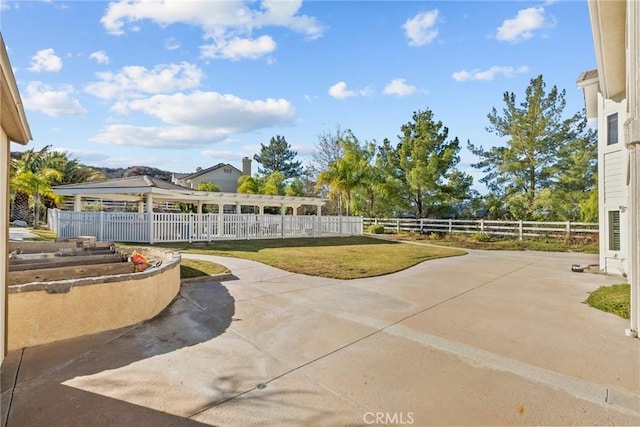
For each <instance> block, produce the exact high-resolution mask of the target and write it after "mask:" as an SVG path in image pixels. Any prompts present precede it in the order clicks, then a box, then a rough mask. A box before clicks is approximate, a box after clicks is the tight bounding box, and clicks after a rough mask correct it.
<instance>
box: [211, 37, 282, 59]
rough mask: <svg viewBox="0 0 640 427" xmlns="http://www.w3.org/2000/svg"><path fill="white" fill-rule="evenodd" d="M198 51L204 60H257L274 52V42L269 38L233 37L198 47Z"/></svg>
mask: <svg viewBox="0 0 640 427" xmlns="http://www.w3.org/2000/svg"><path fill="white" fill-rule="evenodd" d="M200 49H201V51H202V56H203V57H204V58H225V59H231V60H238V59H258V58H260V57H262V56H264V55H266V54H268V53H271V52H273V51H274V50H276V42H275V41H273V39H272V38H271V37H270V36H260V37H258V38H257V39H251V38H238V37H234V38H232V39H229V40H225V39H220V40H218V41H216V42H214V43H212V44H209V45H204V46H200Z"/></svg>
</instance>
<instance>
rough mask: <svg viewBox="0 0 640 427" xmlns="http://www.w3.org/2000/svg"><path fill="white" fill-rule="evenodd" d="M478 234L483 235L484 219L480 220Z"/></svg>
mask: <svg viewBox="0 0 640 427" xmlns="http://www.w3.org/2000/svg"><path fill="white" fill-rule="evenodd" d="M480 233H484V218H480Z"/></svg>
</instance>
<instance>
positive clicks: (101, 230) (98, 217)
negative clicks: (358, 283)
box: [47, 209, 363, 243]
mask: <svg viewBox="0 0 640 427" xmlns="http://www.w3.org/2000/svg"><path fill="white" fill-rule="evenodd" d="M47 224H48V225H49V228H50V229H52V230H55V232H56V236H57V237H59V238H70V237H77V236H96V238H97V239H99V240H105V241H114V242H128V243H161V242H203V241H204V242H211V241H214V240H246V239H274V238H282V239H286V238H294V237H320V236H331V235H339V236H345V235H346V236H350V235H361V234H362V231H363V226H362V217H332V216H302V215H300V216H297V215H255V214H222V215H220V214H193V213H186V214H183V213H160V212H154V213H152V214H151V216H150V214H148V213H134V212H73V211H61V210H59V209H50V210H49V211H48V212H47Z"/></svg>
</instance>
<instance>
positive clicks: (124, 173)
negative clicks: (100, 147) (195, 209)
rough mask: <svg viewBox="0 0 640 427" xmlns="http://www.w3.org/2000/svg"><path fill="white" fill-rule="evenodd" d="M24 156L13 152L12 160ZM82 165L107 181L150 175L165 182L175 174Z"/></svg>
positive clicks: (140, 167) (147, 168)
mask: <svg viewBox="0 0 640 427" xmlns="http://www.w3.org/2000/svg"><path fill="white" fill-rule="evenodd" d="M22 154H23V153H22V152H21V151H12V152H11V158H12V159H15V160H19V159H20V158H21V157H22ZM81 165H82V166H85V167H88V168H91V169H94V170H97V171H100V172H102V173H103V174H104V176H106V177H107V179H114V178H127V177H129V176H140V175H149V176H152V177H154V178H159V179H164V180H165V181H171V175H172V174H173V172H169V171H165V170H162V169H157V168H152V167H151V166H131V167H128V168H102V167H98V166H91V165H85V164H82V163H81Z"/></svg>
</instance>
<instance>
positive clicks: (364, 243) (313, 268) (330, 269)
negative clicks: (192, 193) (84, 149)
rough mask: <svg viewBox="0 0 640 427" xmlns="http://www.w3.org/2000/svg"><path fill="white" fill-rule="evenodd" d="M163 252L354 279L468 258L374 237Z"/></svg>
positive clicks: (228, 244) (182, 247)
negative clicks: (446, 259) (242, 260)
mask: <svg viewBox="0 0 640 427" xmlns="http://www.w3.org/2000/svg"><path fill="white" fill-rule="evenodd" d="M163 246H164V247H167V248H170V249H175V250H180V251H184V252H189V253H194V254H207V255H219V256H229V257H237V258H245V259H250V260H254V261H258V262H261V263H264V264H268V265H271V266H274V267H277V268H281V269H283V270H286V271H291V272H293V273H302V274H308V275H311V276H322V277H330V278H336V279H356V278H361V277H372V276H380V275H383V274H389V273H394V272H396V271H400V270H403V269H405V268H408V267H411V266H414V265H416V264H419V263H421V262H423V261H427V260H430V259H436V258H443V257H449V256H457V255H464V254H466V252H464V251H462V250H459V249H452V248H440V247H430V246H421V245H412V244H406V243H399V242H389V241H383V240H379V239H374V238H371V237H365V236H357V237H324V238H316V239H311V238H308V239H273V240H233V241H219V242H212V243H209V244H204V245H202V246H194V245H191V244H188V243H180V244H165V245H163Z"/></svg>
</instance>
